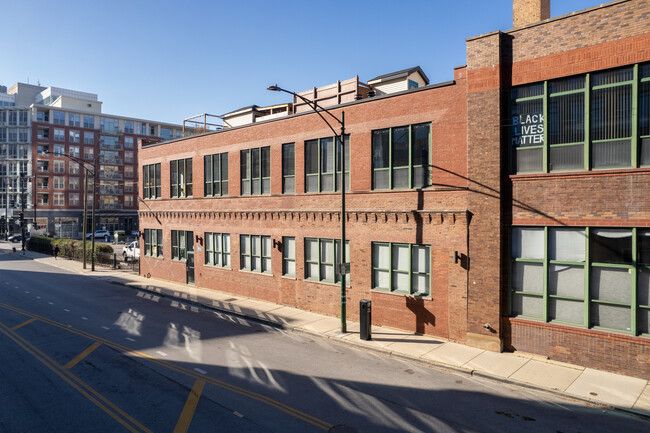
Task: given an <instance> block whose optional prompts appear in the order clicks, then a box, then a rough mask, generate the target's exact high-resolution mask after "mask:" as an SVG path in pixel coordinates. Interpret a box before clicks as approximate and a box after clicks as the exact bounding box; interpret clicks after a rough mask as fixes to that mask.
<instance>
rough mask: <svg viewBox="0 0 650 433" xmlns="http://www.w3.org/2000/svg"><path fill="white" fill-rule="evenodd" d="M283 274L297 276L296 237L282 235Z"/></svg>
mask: <svg viewBox="0 0 650 433" xmlns="http://www.w3.org/2000/svg"><path fill="white" fill-rule="evenodd" d="M282 275H284V276H287V277H295V276H296V238H294V237H292V236H283V237H282Z"/></svg>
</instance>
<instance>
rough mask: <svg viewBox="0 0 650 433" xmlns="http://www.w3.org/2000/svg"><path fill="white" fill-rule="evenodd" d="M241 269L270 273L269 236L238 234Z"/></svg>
mask: <svg viewBox="0 0 650 433" xmlns="http://www.w3.org/2000/svg"><path fill="white" fill-rule="evenodd" d="M239 250H240V252H241V266H240V267H241V269H243V270H246V271H251V272H262V273H271V236H261V235H240V236H239Z"/></svg>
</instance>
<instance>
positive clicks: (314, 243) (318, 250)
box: [304, 238, 350, 285]
mask: <svg viewBox="0 0 650 433" xmlns="http://www.w3.org/2000/svg"><path fill="white" fill-rule="evenodd" d="M304 247H305V279H307V280H311V281H324V282H329V283H339V282H340V281H341V276H340V275H339V273H338V272H337V271H336V269H337V266H338V263H340V262H341V259H340V256H341V240H340V239H324V238H305V243H304ZM345 257H346V258H348V260H349V258H350V241H347V240H346V241H345ZM346 285H350V274H349V273H347V274H346Z"/></svg>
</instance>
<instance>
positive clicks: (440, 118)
mask: <svg viewBox="0 0 650 433" xmlns="http://www.w3.org/2000/svg"><path fill="white" fill-rule="evenodd" d="M455 79H456V83H455V84H454V85H449V86H444V87H439V88H429V89H424V90H420V91H415V92H410V93H408V94H405V95H398V96H393V97H389V98H377V99H375V100H365V101H363V102H361V103H356V104H350V105H347V106H345V107H344V108H342V109H343V110H344V111H345V120H346V132H348V133H349V134H350V144H351V191H350V192H348V193H347V194H346V209H347V223H346V225H347V238H348V239H349V240H350V255H351V273H350V274H351V285H350V287H349V290H348V317H350V318H352V319H354V320H357V319H358V308H359V301H360V300H361V299H364V298H366V299H371V300H372V301H373V323H375V324H378V325H386V326H392V327H396V328H401V329H407V330H409V331H413V332H419V333H426V334H432V335H437V336H441V337H449V338H452V339H456V340H463V339H464V338H465V331H466V317H467V312H466V302H465V298H466V291H467V271H466V266H465V265H464V264H463V263H455V262H454V252H455V251H458V252H460V253H462V254H465V255H467V248H468V247H467V230H468V224H469V219H468V217H467V192H466V186H467V180H466V177H467V153H466V145H465V142H466V134H467V120H466V116H467V108H466V103H465V100H466V98H465V91H466V85H465V82H466V73H465V69H464V68H459V69H456V70H455ZM342 109H336V111H335V114H338V112H340V111H341V110H342ZM422 122H431V139H432V162H433V167H432V182H433V186H432V187H429V188H425V189H423V190H406V191H403V190H402V191H373V190H372V154H371V132H372V130H375V129H383V128H388V127H397V126H403V125H411V124H416V123H422ZM331 135H332V133H331V131H330V130H329V129H328V128H327V126H326V125H324V123H323V122H322V120H321V119H320V118H319V117H318V116H317V115H315V114H313V113H309V114H305V115H299V116H293V117H289V118H285V119H279V120H275V121H271V122H267V123H261V124H256V125H250V126H246V127H242V128H236V129H232V130H226V131H223V132H220V133H216V134H211V135H206V136H203V137H195V138H191V139H185V140H181V141H178V142H173V143H169V144H162V145H154V146H149V147H144V148H143V149H141V151H140V158H141V160H140V164H141V165H146V164H153V163H157V162H160V163H161V164H162V182H161V186H162V196H163V197H169V194H170V185H169V161H171V160H175V159H180V158H193V187H194V188H193V189H194V197H193V198H187V199H169V198H163V199H156V200H145V201H144V202H143V203H141V207H140V213H139V216H140V227H142V228H162V229H163V250H164V254H165V257H164V258H163V259H157V258H150V257H143V258H142V263H141V272H142V274H144V275H146V274H151V276H153V277H155V278H162V279H166V280H172V281H177V282H185V265H184V263H182V262H179V261H172V260H170V255H171V230H194V231H195V233H197V234H200V235H203V233H204V232H223V233H230V235H231V259H232V266H231V269H221V268H216V267H210V266H204V265H202V264H203V263H204V262H205V258H204V251H198V246H199V245H196V244H195V262H196V276H195V278H196V285H197V286H200V287H206V288H213V289H216V290H221V291H225V292H229V293H232V294H233V295H242V296H250V297H253V298H258V299H264V300H268V301H272V302H277V303H280V304H285V305H292V306H296V307H298V308H301V309H304V310H310V311H316V312H319V313H324V314H328V315H332V316H338V315H339V312H340V284H332V283H324V282H314V281H310V280H306V279H305V277H304V272H305V271H304V246H303V245H304V243H303V242H304V238H305V237H320V238H330V239H332V238H340V219H339V218H340V213H339V212H340V205H341V204H340V194H339V193H322V194H313V193H310V194H306V193H304V190H305V182H304V145H303V143H304V141H305V140H309V139H314V138H322V137H328V136H331ZM287 142H295V143H296V146H295V150H296V154H295V157H296V194H289V195H283V194H281V179H282V163H281V155H282V154H281V146H282V144H283V143H287ZM262 146H270V147H271V195H267V196H246V197H241V196H239V193H240V161H239V159H240V150H242V149H248V148H255V147H262ZM221 152H228V163H229V193H230V196H228V197H220V198H212V197H203V181H204V178H203V156H204V155H208V154H213V153H221ZM140 169H141V167H140ZM140 193H141V192H140ZM240 234H261V235H270V236H272V238H273V239H276V240H281V238H282V237H283V236H294V237H295V238H296V277H295V278H288V277H283V276H282V275H281V274H282V272H281V270H282V254H281V252H280V251H279V250H278V249H275V250H274V251H273V253H272V275H263V274H258V273H253V272H247V271H240V270H239V269H240V256H239V253H240V248H239V241H240V240H239V235H240ZM373 241H378V242H379V241H382V242H404V243H422V244H428V245H430V246H431V263H430V266H431V296H428V297H424V298H417V297H410V296H403V295H397V294H393V293H386V292H380V291H372V290H371V284H372V260H371V259H372V254H371V244H372V242H373ZM464 266H465V267H464Z"/></svg>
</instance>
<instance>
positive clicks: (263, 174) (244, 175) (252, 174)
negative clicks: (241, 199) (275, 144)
mask: <svg viewBox="0 0 650 433" xmlns="http://www.w3.org/2000/svg"><path fill="white" fill-rule="evenodd" d="M240 163H241V194H242V195H260V194H270V193H271V148H270V147H269V146H266V147H260V148H256V149H246V150H242V151H241V160H240Z"/></svg>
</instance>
